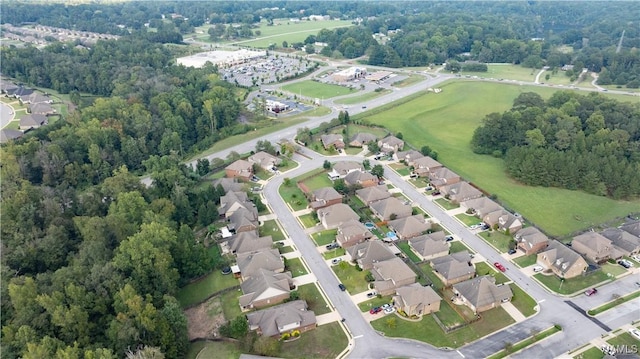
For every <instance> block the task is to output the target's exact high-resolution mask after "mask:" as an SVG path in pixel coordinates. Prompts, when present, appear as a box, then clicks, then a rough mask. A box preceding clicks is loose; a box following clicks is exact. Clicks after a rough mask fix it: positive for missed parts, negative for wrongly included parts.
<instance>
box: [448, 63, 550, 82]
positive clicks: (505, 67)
mask: <svg viewBox="0 0 640 359" xmlns="http://www.w3.org/2000/svg"><path fill="white" fill-rule="evenodd" d="M487 67H488V71H487V72H471V71H469V72H466V71H463V72H461V74H462V75H463V76H465V75H471V76H478V77H486V78H491V77H493V78H495V79H510V80H520V81H530V82H533V81H534V80H535V79H536V74H537V73H538V72H539V71H540V70H539V69H530V68H527V67H522V66H520V65H512V64H490V65H487ZM546 73H547V72H546V71H545V72H544V73H543V74H542V76H541V77H540V81H542V82H544V81H545V80H544V75H545V74H546ZM549 73H550V72H549Z"/></svg>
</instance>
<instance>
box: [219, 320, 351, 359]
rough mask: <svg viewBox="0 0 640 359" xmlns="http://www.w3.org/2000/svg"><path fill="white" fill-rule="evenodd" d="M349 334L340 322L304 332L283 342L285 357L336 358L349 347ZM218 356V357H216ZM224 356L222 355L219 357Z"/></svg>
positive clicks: (282, 352) (282, 355) (281, 353)
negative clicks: (298, 336)
mask: <svg viewBox="0 0 640 359" xmlns="http://www.w3.org/2000/svg"><path fill="white" fill-rule="evenodd" d="M347 343H348V339H347V336H346V335H345V334H344V331H342V328H340V323H337V322H335V323H330V324H325V325H321V326H319V327H317V328H316V329H314V330H312V331H309V332H306V333H302V335H301V336H300V339H298V340H295V341H292V342H289V343H282V348H281V351H280V354H279V355H278V356H281V357H283V358H295V359H297V358H327V359H329V358H331V359H333V358H336V357H337V356H338V354H340V353H341V352H342V351H343V350H344V349H345V348H346V347H347ZM216 358H218V357H216ZM219 358H222V357H219Z"/></svg>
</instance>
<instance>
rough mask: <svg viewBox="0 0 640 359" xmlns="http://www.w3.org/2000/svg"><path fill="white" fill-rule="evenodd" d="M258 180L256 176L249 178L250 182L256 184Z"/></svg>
mask: <svg viewBox="0 0 640 359" xmlns="http://www.w3.org/2000/svg"><path fill="white" fill-rule="evenodd" d="M258 181H260V178H259V177H258V176H251V182H258Z"/></svg>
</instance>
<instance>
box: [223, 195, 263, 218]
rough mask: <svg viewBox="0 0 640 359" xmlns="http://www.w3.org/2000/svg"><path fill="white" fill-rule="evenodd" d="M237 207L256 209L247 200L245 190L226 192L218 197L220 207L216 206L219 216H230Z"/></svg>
mask: <svg viewBox="0 0 640 359" xmlns="http://www.w3.org/2000/svg"><path fill="white" fill-rule="evenodd" d="M239 208H245V209H248V210H250V211H253V210H256V212H257V209H255V208H256V205H255V204H254V203H253V202H251V201H250V200H249V196H247V193H246V192H227V194H225V195H224V196H222V197H220V207H218V213H219V214H220V216H221V217H225V218H226V217H231V215H232V214H233V212H235V211H236V210H238V209H239Z"/></svg>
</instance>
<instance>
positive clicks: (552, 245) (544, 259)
mask: <svg viewBox="0 0 640 359" xmlns="http://www.w3.org/2000/svg"><path fill="white" fill-rule="evenodd" d="M537 262H538V264H540V265H542V266H544V267H545V268H548V269H551V270H552V271H553V273H554V274H555V275H557V276H558V277H560V278H564V279H569V278H574V277H577V276H579V275H581V274H582V273H584V272H586V270H587V267H589V265H588V264H587V261H585V260H584V258H582V256H581V255H580V254H578V253H576V252H575V251H574V250H572V249H571V248H569V247H567V246H565V245H564V244H562V243H560V242H558V241H550V242H549V246H548V247H547V248H546V249H545V250H544V251H543V252H540V253H538V258H537Z"/></svg>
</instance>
